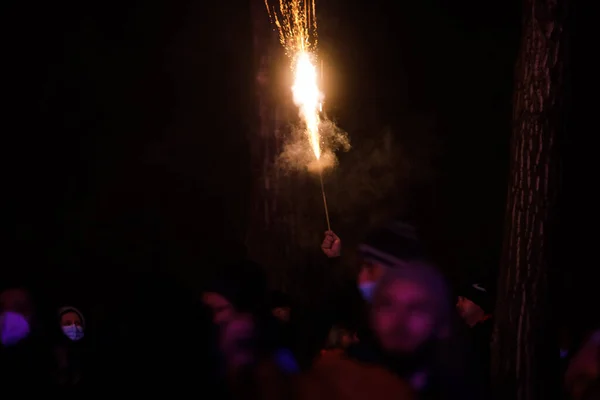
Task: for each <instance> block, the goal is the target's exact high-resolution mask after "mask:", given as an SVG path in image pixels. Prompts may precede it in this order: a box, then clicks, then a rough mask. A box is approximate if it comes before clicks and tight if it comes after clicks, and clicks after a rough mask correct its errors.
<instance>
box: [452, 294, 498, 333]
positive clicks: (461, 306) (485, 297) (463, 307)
mask: <svg viewBox="0 0 600 400" xmlns="http://www.w3.org/2000/svg"><path fill="white" fill-rule="evenodd" d="M490 304H491V299H490V294H489V293H488V290H487V289H486V288H484V287H483V286H482V285H480V284H477V283H475V284H472V285H468V286H467V287H465V288H463V289H462V290H461V291H460V292H459V296H458V300H457V303H456V309H457V310H458V313H459V315H460V317H461V318H462V319H463V320H464V321H465V322H466V323H467V325H469V326H475V325H476V324H477V323H478V322H480V321H482V320H484V319H485V317H486V315H488V314H489V313H490V312H491V305H490Z"/></svg>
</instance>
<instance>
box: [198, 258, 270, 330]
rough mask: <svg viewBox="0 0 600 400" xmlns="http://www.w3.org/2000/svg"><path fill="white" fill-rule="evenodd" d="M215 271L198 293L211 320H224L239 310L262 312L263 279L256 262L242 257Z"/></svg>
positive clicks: (242, 311) (264, 289)
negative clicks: (217, 274) (210, 315)
mask: <svg viewBox="0 0 600 400" xmlns="http://www.w3.org/2000/svg"><path fill="white" fill-rule="evenodd" d="M219 272H220V275H219V276H218V277H217V278H216V279H214V280H213V281H212V282H211V283H210V285H209V286H208V287H207V288H206V289H205V290H204V292H203V294H202V301H203V303H204V304H205V305H206V306H207V307H208V308H209V309H210V310H211V311H212V314H213V322H214V323H215V324H217V325H223V324H226V323H228V322H229V321H231V320H232V319H233V318H234V317H236V315H238V314H240V313H245V314H251V315H258V314H261V313H262V312H264V308H265V304H264V303H265V301H264V300H265V291H266V283H265V280H264V276H263V274H262V270H261V268H260V267H259V266H258V265H257V264H255V263H253V262H251V261H249V260H244V261H242V262H240V263H236V264H231V265H228V266H226V267H224V268H223V269H222V270H221V271H219Z"/></svg>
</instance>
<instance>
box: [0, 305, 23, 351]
mask: <svg viewBox="0 0 600 400" xmlns="http://www.w3.org/2000/svg"><path fill="white" fill-rule="evenodd" d="M28 335H29V322H27V320H26V319H25V317H23V316H22V315H21V314H19V313H15V312H12V311H6V312H4V313H2V314H0V341H2V344H3V345H5V346H13V345H15V344H17V343H18V342H19V341H21V340H23V339H25V338H26V337H27V336H28Z"/></svg>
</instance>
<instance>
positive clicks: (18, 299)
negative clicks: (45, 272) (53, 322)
mask: <svg viewBox="0 0 600 400" xmlns="http://www.w3.org/2000/svg"><path fill="white" fill-rule="evenodd" d="M33 314H34V307H33V301H32V299H31V295H30V294H29V292H28V291H27V290H26V289H23V288H11V289H7V290H5V291H3V292H2V293H0V342H1V343H2V344H3V345H5V346H12V345H15V344H17V343H18V342H20V341H21V340H23V339H25V338H26V337H28V336H29V333H30V331H31V323H32V319H33Z"/></svg>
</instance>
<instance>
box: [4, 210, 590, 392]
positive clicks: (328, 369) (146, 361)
mask: <svg viewBox="0 0 600 400" xmlns="http://www.w3.org/2000/svg"><path fill="white" fill-rule="evenodd" d="M321 248H322V251H323V253H324V257H326V258H327V260H328V262H330V263H335V262H336V260H338V259H339V258H340V255H341V252H342V241H341V240H340V238H339V237H338V236H337V235H336V234H335V233H334V232H331V231H328V232H326V233H325V237H324V240H323V243H322V247H321ZM357 251H358V253H359V254H360V259H361V264H360V270H359V272H358V275H357V277H356V282H357V284H356V289H357V292H360V295H361V296H362V299H363V302H364V307H362V308H360V309H356V310H353V312H354V313H355V314H357V315H359V318H357V319H356V320H357V321H359V322H358V323H352V324H350V323H344V322H339V323H335V324H332V326H328V327H327V330H328V333H327V332H326V334H325V335H323V337H322V338H320V339H318V340H316V345H313V344H312V343H313V342H315V340H314V338H313V337H309V335H307V334H306V332H307V330H306V329H305V325H306V324H310V319H311V316H310V313H308V314H309V315H308V317H306V314H307V312H306V310H302V309H299V308H300V307H298V306H295V305H294V304H293V302H292V301H291V300H290V298H289V297H288V296H287V295H286V294H284V293H281V292H274V291H270V290H269V288H268V285H267V280H266V279H265V276H264V271H263V270H262V268H261V267H260V266H259V265H257V264H255V263H253V262H251V261H250V260H244V261H242V262H239V263H236V264H231V265H228V266H227V267H225V268H222V269H220V271H219V275H218V276H215V277H213V279H211V280H210V282H207V284H206V285H205V286H204V287H203V290H202V292H201V295H200V296H195V297H194V296H186V295H185V294H184V293H180V292H179V291H178V290H177V288H171V289H170V290H168V289H165V288H164V287H160V288H158V287H154V288H149V289H148V293H147V294H146V295H140V294H136V296H138V297H139V300H138V303H136V302H133V303H131V304H133V305H130V304H128V305H127V306H123V307H122V309H120V310H119V311H118V312H117V313H116V314H119V315H115V316H114V317H113V318H112V319H111V320H110V321H111V322H110V323H109V324H107V325H106V326H103V327H102V328H99V327H98V326H97V325H95V324H93V323H90V321H89V320H88V318H87V317H88V315H86V313H85V312H82V309H81V308H80V307H79V305H78V304H63V305H61V306H60V307H58V308H57V309H56V310H55V311H54V312H53V313H51V315H42V312H41V311H40V310H42V309H45V308H44V307H40V305H41V303H43V301H44V299H40V298H36V297H34V295H35V293H32V291H31V290H30V289H29V288H27V287H19V286H18V285H17V286H14V287H6V288H5V289H4V290H3V291H2V293H1V294H0V369H1V371H0V377H1V378H0V379H1V381H2V387H3V388H13V389H15V390H17V391H16V392H15V393H21V394H22V393H26V392H32V393H33V392H35V391H37V390H40V389H48V388H60V389H73V390H77V393H78V394H80V395H88V393H87V392H90V393H97V392H104V391H106V392H107V393H108V392H109V391H110V392H114V391H115V389H116V390H119V391H121V392H126V393H136V394H142V393H148V394H150V393H157V392H156V390H157V389H161V388H162V389H166V390H168V392H167V393H169V394H171V395H173V394H179V393H180V394H183V393H186V394H188V393H190V394H191V393H193V394H194V395H197V396H200V397H201V398H219V399H220V398H223V399H225V398H231V399H234V398H243V399H286V400H289V399H291V398H297V399H302V400H304V399H306V400H313V399H315V400H316V399H336V398H339V399H342V398H343V399H365V400H366V399H371V398H373V399H487V398H491V397H493V396H492V384H491V380H490V369H491V364H490V363H491V360H490V342H491V337H492V328H493V325H494V315H493V307H494V297H495V296H494V294H493V290H492V288H493V287H494V285H493V282H492V283H490V282H476V281H473V282H469V283H468V284H466V285H464V287H459V288H451V287H449V285H448V284H447V279H446V277H445V276H444V275H443V274H442V273H441V272H440V271H439V269H438V268H436V265H435V264H434V263H433V262H432V261H431V260H430V259H429V257H428V254H427V251H426V250H425V249H424V246H423V245H422V243H421V241H420V240H419V237H418V235H417V232H416V230H415V229H414V228H413V227H412V226H410V225H408V224H405V223H402V222H399V221H392V222H390V223H388V224H386V225H384V226H382V227H381V228H379V229H376V230H374V231H373V232H371V233H370V234H369V235H368V236H367V237H366V238H365V239H364V240H363V242H362V243H361V244H360V246H359V248H358V249H357ZM48 284H49V285H51V284H52V282H49V283H48ZM164 285H168V283H164ZM135 304H137V306H136V305H135ZM83 311H85V310H83ZM301 314H303V315H305V318H303V319H302V318H298V315H301ZM92 327H94V328H92ZM595 328H596V330H594V329H590V330H588V331H587V332H585V334H584V335H582V336H581V339H578V340H577V341H573V340H570V341H561V343H557V349H559V348H560V354H559V353H558V352H557V354H556V358H557V363H560V365H562V367H563V371H562V373H563V382H562V384H561V387H563V389H564V393H563V396H562V398H564V399H574V400H591V399H600V330H597V329H598V328H600V327H598V326H596V327H595ZM321 339H322V340H321ZM309 342H310V343H309ZM191 391H193V392H191ZM5 393H7V392H5Z"/></svg>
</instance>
